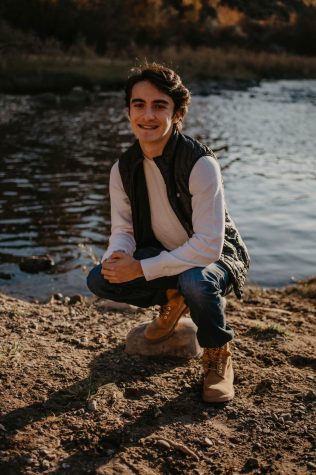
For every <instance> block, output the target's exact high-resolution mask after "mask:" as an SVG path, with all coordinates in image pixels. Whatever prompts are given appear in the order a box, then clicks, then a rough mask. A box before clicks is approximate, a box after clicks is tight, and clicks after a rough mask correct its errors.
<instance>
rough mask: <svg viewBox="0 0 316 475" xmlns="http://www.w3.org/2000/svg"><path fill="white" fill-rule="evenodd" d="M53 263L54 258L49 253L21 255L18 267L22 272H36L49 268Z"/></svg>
mask: <svg viewBox="0 0 316 475" xmlns="http://www.w3.org/2000/svg"><path fill="white" fill-rule="evenodd" d="M54 265H55V262H54V260H53V259H52V258H51V257H50V256H49V255H45V256H29V257H22V259H21V262H20V264H19V267H20V269H21V270H22V271H23V272H29V273H30V274H36V273H37V272H42V271H46V270H49V269H51V268H52V267H53V266H54Z"/></svg>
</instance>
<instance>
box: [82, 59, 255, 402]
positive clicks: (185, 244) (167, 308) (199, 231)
mask: <svg viewBox="0 0 316 475" xmlns="http://www.w3.org/2000/svg"><path fill="white" fill-rule="evenodd" d="M125 93H126V106H127V111H128V118H129V122H130V125H131V128H132V131H133V133H134V134H135V136H136V138H137V141H136V142H135V143H134V145H132V146H131V147H130V148H129V149H128V150H127V151H126V152H125V153H123V155H122V156H121V158H120V159H119V160H118V162H116V163H115V164H114V165H113V167H112V170H111V175H110V197H111V219H112V231H111V237H110V241H109V247H108V249H107V251H106V252H105V254H104V256H103V258H102V264H101V265H98V266H96V267H95V268H94V269H93V270H92V271H91V272H90V274H89V276H88V280H87V284H88V287H89V288H90V290H91V291H92V292H93V293H94V294H96V295H98V296H99V297H103V298H107V299H111V300H114V301H118V302H126V303H130V304H133V305H137V306H140V307H149V306H151V305H161V310H160V313H159V316H158V317H157V318H156V319H155V320H153V321H152V322H151V323H150V324H148V326H147V327H146V329H145V332H144V337H145V338H146V339H147V340H148V341H149V342H152V344H154V343H155V342H158V341H161V340H163V339H165V338H168V337H169V336H170V335H171V334H172V333H173V331H174V329H175V327H176V325H177V323H178V320H179V319H180V317H181V315H183V314H184V313H185V312H186V311H188V310H190V313H191V317H192V320H193V321H194V323H195V324H196V325H197V339H198V341H199V343H200V345H201V347H203V348H204V354H203V358H202V363H203V367H204V372H205V377H204V384H203V399H204V401H206V402H222V401H228V400H230V399H232V398H233V397H234V388H233V369H232V361H231V351H230V348H229V342H230V341H231V340H232V339H233V331H232V330H231V328H230V327H229V326H228V325H226V322H225V313H224V299H223V296H225V295H227V294H228V293H229V292H230V291H231V290H234V291H235V293H236V295H237V296H238V297H240V296H241V290H242V287H243V284H244V281H245V278H246V274H247V270H248V267H249V256H248V252H247V249H246V247H245V244H244V243H243V241H242V239H241V237H240V235H239V233H238V231H237V229H236V227H235V225H234V223H233V221H232V220H231V219H230V217H229V215H228V213H227V211H226V209H225V203H224V194H223V187H222V180H221V174H220V167H219V165H218V162H217V160H216V158H215V156H214V154H213V152H212V151H211V150H210V149H208V148H207V147H206V146H204V145H202V144H200V143H199V142H197V141H196V140H194V139H192V138H190V137H187V136H185V135H183V134H181V133H180V130H181V125H182V120H183V118H184V116H185V114H186V112H187V109H188V105H189V102H190V93H189V91H188V89H186V88H185V86H184V85H183V84H182V82H181V79H180V77H179V76H178V75H177V74H176V73H175V72H174V71H172V70H171V69H169V68H166V67H164V66H162V65H159V64H155V63H154V64H147V65H145V66H144V67H142V68H140V69H138V70H136V71H134V74H133V75H132V76H131V77H130V78H129V79H128V81H127V84H126V90H125Z"/></svg>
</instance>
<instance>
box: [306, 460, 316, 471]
mask: <svg viewBox="0 0 316 475" xmlns="http://www.w3.org/2000/svg"><path fill="white" fill-rule="evenodd" d="M306 465H307V466H308V467H309V468H312V469H313V470H316V463H314V462H307V464H306Z"/></svg>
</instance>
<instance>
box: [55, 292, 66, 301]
mask: <svg viewBox="0 0 316 475" xmlns="http://www.w3.org/2000/svg"><path fill="white" fill-rule="evenodd" d="M63 298H64V296H63V294H62V293H61V292H58V293H56V294H54V295H53V299H54V300H59V301H60V302H61V301H62V300H63Z"/></svg>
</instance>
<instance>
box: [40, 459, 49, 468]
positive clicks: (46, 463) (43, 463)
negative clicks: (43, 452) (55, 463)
mask: <svg viewBox="0 0 316 475" xmlns="http://www.w3.org/2000/svg"><path fill="white" fill-rule="evenodd" d="M41 465H42V467H43V468H49V467H50V463H49V461H48V460H43V461H42V464H41Z"/></svg>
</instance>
